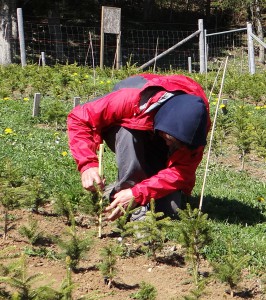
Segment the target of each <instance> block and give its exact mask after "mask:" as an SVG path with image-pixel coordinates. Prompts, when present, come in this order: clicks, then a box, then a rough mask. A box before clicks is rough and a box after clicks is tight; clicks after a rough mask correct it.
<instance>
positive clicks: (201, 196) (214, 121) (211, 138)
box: [199, 56, 228, 211]
mask: <svg viewBox="0 0 266 300" xmlns="http://www.w3.org/2000/svg"><path fill="white" fill-rule="evenodd" d="M227 61H228V56H227V57H226V60H225V63H224V71H223V77H222V82H221V87H220V91H219V95H218V100H217V104H216V110H215V115H214V119H213V124H212V131H211V136H210V142H209V150H208V155H207V161H206V167H205V173H204V178H203V184H202V189H201V195H200V203H199V210H200V211H201V209H202V203H203V194H204V189H205V184H206V178H207V173H208V168H209V160H210V155H211V147H212V140H213V135H214V129H215V123H216V119H217V115H218V109H219V105H220V99H221V95H222V90H223V85H224V78H225V71H226V67H227Z"/></svg>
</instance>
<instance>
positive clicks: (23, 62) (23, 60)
mask: <svg viewBox="0 0 266 300" xmlns="http://www.w3.org/2000/svg"><path fill="white" fill-rule="evenodd" d="M17 18H18V36H19V47H20V59H21V65H22V67H25V66H26V65H27V63H26V50H25V38H24V28H23V15H22V8H18V9H17Z"/></svg>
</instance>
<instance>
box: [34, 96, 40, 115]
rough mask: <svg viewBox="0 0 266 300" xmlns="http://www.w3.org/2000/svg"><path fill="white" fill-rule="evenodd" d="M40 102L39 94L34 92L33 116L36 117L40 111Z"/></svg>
mask: <svg viewBox="0 0 266 300" xmlns="http://www.w3.org/2000/svg"><path fill="white" fill-rule="evenodd" d="M40 102H41V94H40V93H35V94H34V101H33V111H32V116H33V117H37V116H38V115H39V113H40Z"/></svg>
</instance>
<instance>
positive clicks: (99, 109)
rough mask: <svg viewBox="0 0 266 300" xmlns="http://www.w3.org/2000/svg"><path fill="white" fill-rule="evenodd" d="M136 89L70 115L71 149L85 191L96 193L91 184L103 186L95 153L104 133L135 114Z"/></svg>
mask: <svg viewBox="0 0 266 300" xmlns="http://www.w3.org/2000/svg"><path fill="white" fill-rule="evenodd" d="M136 95H137V93H136V90H135V89H127V91H126V93H125V92H124V91H123V90H119V91H116V92H113V93H110V94H108V95H105V96H103V97H102V98H100V99H98V100H96V101H93V102H87V103H85V104H84V105H79V106H77V107H75V108H74V109H73V110H72V111H71V112H70V114H69V115H68V119H67V125H68V138H69V147H70V150H71V152H72V155H73V157H74V159H75V161H76V163H77V166H78V170H79V171H80V172H81V174H82V175H81V176H82V184H83V186H84V188H86V189H89V190H93V184H92V182H96V183H97V184H102V182H101V180H100V178H99V172H98V158H97V154H96V151H97V150H98V147H99V145H100V143H102V137H101V133H102V130H103V129H105V128H107V127H109V126H111V125H116V124H119V123H120V122H121V121H122V120H123V119H124V118H127V117H129V116H130V114H132V107H131V106H132V105H133V104H132V103H134V100H135V98H134V97H136Z"/></svg>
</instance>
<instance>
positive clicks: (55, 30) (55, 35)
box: [48, 2, 64, 62]
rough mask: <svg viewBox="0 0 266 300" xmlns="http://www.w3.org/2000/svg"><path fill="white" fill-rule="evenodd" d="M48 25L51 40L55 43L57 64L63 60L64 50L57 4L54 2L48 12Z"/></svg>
mask: <svg viewBox="0 0 266 300" xmlns="http://www.w3.org/2000/svg"><path fill="white" fill-rule="evenodd" d="M48 25H49V32H50V35H51V39H52V40H53V41H54V43H55V53H56V55H55V59H56V61H57V62H62V61H63V58H64V53H63V51H64V49H63V42H62V32H61V27H60V12H59V3H58V2H55V3H54V7H53V8H52V9H51V10H49V12H48Z"/></svg>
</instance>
